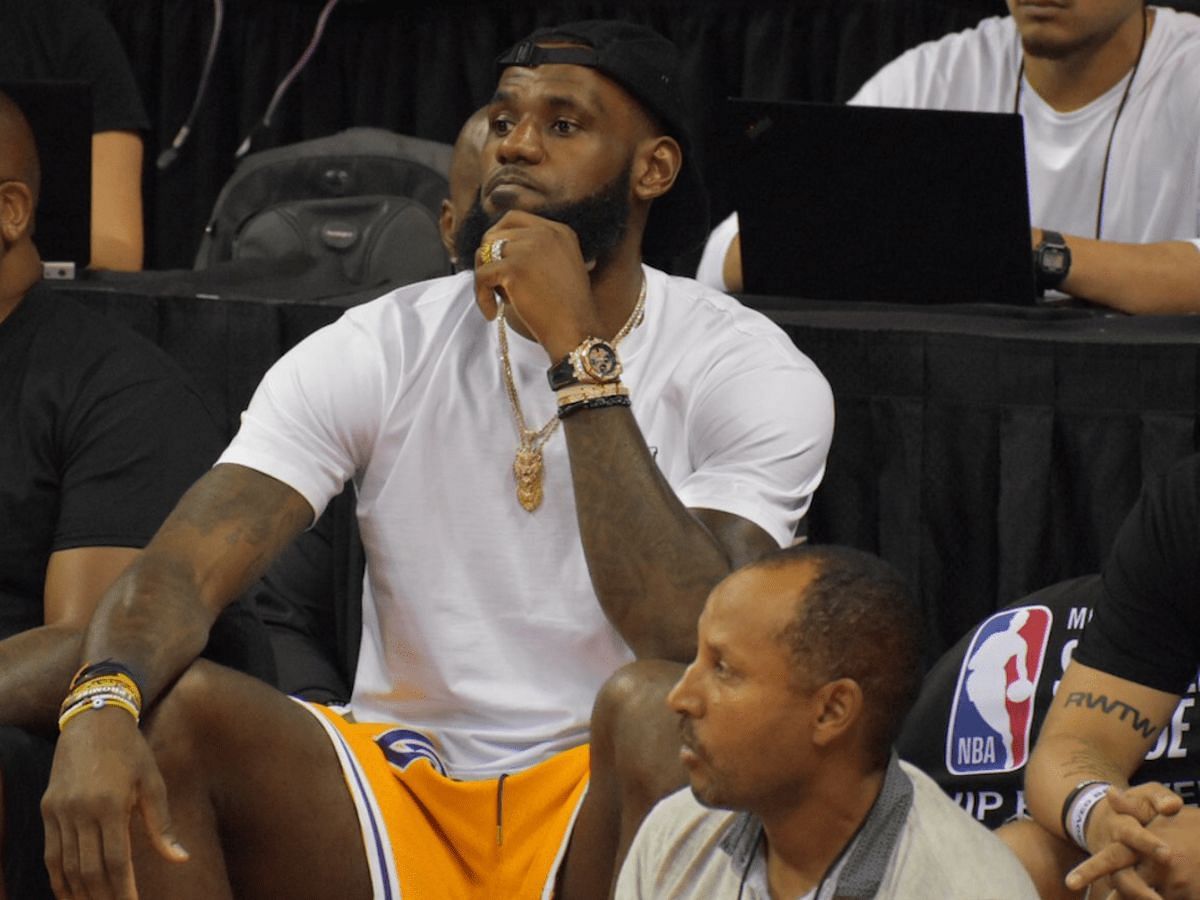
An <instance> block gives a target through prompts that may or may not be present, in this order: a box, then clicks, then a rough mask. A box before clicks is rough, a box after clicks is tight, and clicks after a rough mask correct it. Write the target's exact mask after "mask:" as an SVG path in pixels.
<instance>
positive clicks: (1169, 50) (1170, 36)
mask: <svg viewBox="0 0 1200 900" xmlns="http://www.w3.org/2000/svg"><path fill="white" fill-rule="evenodd" d="M1154 15H1155V18H1154V30H1153V32H1152V33H1151V35H1150V40H1149V43H1148V44H1147V46H1146V54H1147V56H1148V57H1150V58H1149V59H1147V63H1148V65H1149V66H1150V67H1153V69H1154V70H1155V71H1156V73H1157V74H1158V75H1159V76H1160V77H1162V76H1165V77H1167V78H1169V79H1170V81H1171V84H1172V85H1173V86H1174V87H1176V88H1178V89H1179V90H1178V91H1177V93H1178V94H1181V95H1187V97H1188V99H1194V97H1193V96H1192V95H1193V94H1194V93H1195V92H1194V91H1185V90H1183V85H1184V84H1186V83H1187V82H1189V81H1190V82H1191V84H1192V85H1193V86H1195V85H1196V84H1197V82H1200V16H1198V15H1196V14H1194V13H1187V12H1182V11H1180V10H1177V9H1170V8H1169V7H1162V6H1159V7H1155V8H1154Z"/></svg>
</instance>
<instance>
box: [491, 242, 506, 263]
mask: <svg viewBox="0 0 1200 900" xmlns="http://www.w3.org/2000/svg"><path fill="white" fill-rule="evenodd" d="M507 243H508V239H507V238H496V239H495V240H494V241H492V243H491V244H490V245H489V246H488V251H489V252H488V257H489V259H490V261H491V262H500V260H502V259H504V245H505V244H507Z"/></svg>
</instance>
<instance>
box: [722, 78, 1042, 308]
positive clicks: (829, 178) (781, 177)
mask: <svg viewBox="0 0 1200 900" xmlns="http://www.w3.org/2000/svg"><path fill="white" fill-rule="evenodd" d="M727 112H728V117H729V118H728V123H729V124H728V126H727V128H728V130H727V134H728V135H729V136H730V138H731V140H730V146H729V150H730V152H731V154H732V157H731V162H732V171H731V179H732V182H733V186H734V188H735V192H736V193H735V196H736V197H737V198H738V217H739V220H740V230H741V241H742V271H743V277H744V281H745V291H746V293H748V294H775V295H782V296H790V297H802V298H809V299H817V300H856V301H875V302H889V303H907V304H932V303H1005V304H1032V303H1033V302H1034V301H1035V298H1036V295H1035V288H1034V276H1033V266H1032V261H1031V248H1030V239H1029V238H1030V232H1029V199H1028V187H1027V184H1026V174H1025V145H1024V140H1023V136H1022V128H1021V119H1020V117H1019V116H1017V115H1013V114H1001V113H974V112H946V111H940V110H914V109H892V108H880V107H865V106H843V105H832V104H818V103H797V102H781V101H758V100H740V99H734V100H729V101H728V109H727Z"/></svg>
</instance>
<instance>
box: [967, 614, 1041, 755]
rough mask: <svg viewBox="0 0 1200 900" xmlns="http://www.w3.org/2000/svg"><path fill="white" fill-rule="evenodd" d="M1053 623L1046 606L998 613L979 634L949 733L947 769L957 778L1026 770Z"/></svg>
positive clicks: (969, 654)
mask: <svg viewBox="0 0 1200 900" xmlns="http://www.w3.org/2000/svg"><path fill="white" fill-rule="evenodd" d="M1052 620H1053V617H1052V615H1051V613H1050V610H1049V609H1047V608H1046V607H1044V606H1022V607H1019V608H1017V609H1014V610H1005V611H1004V612H999V613H996V614H995V615H993V616H992V617H990V618H989V619H988V620H987V621H985V622H984V623H983V624H982V625H980V626H979V628H978V630H976V632H975V639H974V640H972V641H971V646H970V647H969V648H968V649H967V653H966V656H965V657H964V658H963V663H962V668H961V669H960V670H959V673H958V686H957V688H956V689H955V691H954V702H953V705H952V706H951V708H950V725H949V728H948V729H947V733H946V768H947V769H948V770H949V771H950V772H952V773H953V774H955V775H983V774H990V773H1000V772H1012V771H1015V770H1017V769H1019V768H1021V767H1022V766H1023V765H1025V762H1026V760H1028V758H1029V734H1030V726H1031V725H1032V722H1033V698H1034V694H1035V693H1036V691H1037V684H1038V679H1039V678H1040V677H1041V674H1042V660H1043V658H1044V656H1045V653H1046V643H1047V639H1048V638H1049V635H1050V623H1051V621H1052Z"/></svg>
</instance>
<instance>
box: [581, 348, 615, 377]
mask: <svg viewBox="0 0 1200 900" xmlns="http://www.w3.org/2000/svg"><path fill="white" fill-rule="evenodd" d="M587 367H588V368H589V369H591V370H592V371H593V372H595V373H596V375H598V376H599V377H601V378H605V377H607V376H609V375H611V374H612V373H613V370H614V369H616V367H617V355H616V354H615V353H613V350H612V347H609V346H606V345H605V344H596V345H594V346H592V347H590V348H589V349H588V352H587Z"/></svg>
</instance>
